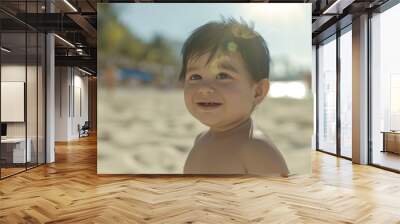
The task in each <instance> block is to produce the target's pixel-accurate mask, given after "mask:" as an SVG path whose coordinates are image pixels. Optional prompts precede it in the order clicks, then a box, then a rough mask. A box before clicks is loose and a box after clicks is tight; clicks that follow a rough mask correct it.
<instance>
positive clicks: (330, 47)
mask: <svg viewBox="0 0 400 224" xmlns="http://www.w3.org/2000/svg"><path fill="white" fill-rule="evenodd" d="M317 63H318V149H319V150H322V151H326V152H329V153H335V154H336V39H335V37H332V38H330V40H328V41H327V42H326V43H323V44H321V45H319V47H318V62H317Z"/></svg>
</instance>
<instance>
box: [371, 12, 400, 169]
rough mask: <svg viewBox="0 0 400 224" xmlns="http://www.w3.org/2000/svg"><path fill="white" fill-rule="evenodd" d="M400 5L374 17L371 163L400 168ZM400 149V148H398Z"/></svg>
mask: <svg viewBox="0 0 400 224" xmlns="http://www.w3.org/2000/svg"><path fill="white" fill-rule="evenodd" d="M398 21H400V5H396V6H394V7H392V8H390V9H388V10H387V11H385V12H383V13H381V14H377V15H375V16H374V17H373V18H372V21H371V22H372V29H371V30H372V38H371V39H372V51H373V52H375V53H374V54H372V63H371V64H372V65H373V66H372V80H371V85H372V100H371V104H372V106H371V108H372V113H371V115H372V163H373V164H377V165H380V166H384V167H388V168H391V169H395V170H400V150H399V149H400V111H399V109H400V108H399V104H398V102H399V96H400V72H399V71H400V63H399V61H398V58H399V57H398V53H399V52H400V45H399V41H398V40H399V39H400V33H399V32H397V30H396V29H393V27H397V26H398V24H397V23H398ZM397 150H399V151H397Z"/></svg>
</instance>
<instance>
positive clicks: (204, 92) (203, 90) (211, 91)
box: [198, 86, 214, 95]
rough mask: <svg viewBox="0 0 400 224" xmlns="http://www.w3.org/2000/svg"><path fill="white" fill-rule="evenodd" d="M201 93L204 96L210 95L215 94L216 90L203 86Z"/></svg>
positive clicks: (200, 89)
mask: <svg viewBox="0 0 400 224" xmlns="http://www.w3.org/2000/svg"><path fill="white" fill-rule="evenodd" d="M198 91H199V93H200V94H202V95H208V94H212V93H214V89H213V88H211V87H209V86H202V87H200V88H199V90H198Z"/></svg>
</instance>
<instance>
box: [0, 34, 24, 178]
mask: <svg viewBox="0 0 400 224" xmlns="http://www.w3.org/2000/svg"><path fill="white" fill-rule="evenodd" d="M25 38H26V34H25V33H2V34H1V45H2V47H6V48H7V49H9V52H6V51H1V54H2V55H1V122H2V124H5V125H6V129H7V130H6V134H5V136H4V137H3V138H2V140H1V161H2V170H1V175H2V178H3V177H6V176H9V175H12V174H15V173H18V172H21V171H23V170H25V162H26V161H27V159H28V161H29V159H30V153H31V151H30V148H29V145H28V150H27V147H26V146H27V144H26V139H25V138H26V121H25V117H24V113H25V103H24V100H25V90H26V79H25V76H26V44H25V41H26V39H25ZM11 108H13V109H11Z"/></svg>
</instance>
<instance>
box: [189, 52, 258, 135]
mask: <svg viewBox="0 0 400 224" xmlns="http://www.w3.org/2000/svg"><path fill="white" fill-rule="evenodd" d="M209 56H210V54H209V53H207V54H204V55H202V56H200V57H199V58H197V59H192V60H189V61H188V65H187V69H186V76H185V84H184V95H185V104H186V107H187V108H188V110H189V112H190V113H191V114H192V115H193V116H194V117H195V118H197V119H198V120H199V121H200V122H201V123H203V124H205V125H207V126H209V127H210V128H215V129H220V130H224V129H225V127H229V126H231V125H232V124H235V123H237V122H240V121H244V120H246V119H248V118H249V117H250V115H251V112H252V109H253V107H254V106H255V104H257V101H256V100H255V89H256V84H255V82H254V81H253V80H252V78H251V76H250V74H249V72H248V71H247V69H246V66H245V64H244V62H243V59H242V57H241V55H240V54H239V53H236V52H235V53H229V54H222V53H217V55H215V56H214V57H213V59H212V60H211V61H210V62H209V63H208V64H207V60H208V59H209Z"/></svg>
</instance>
